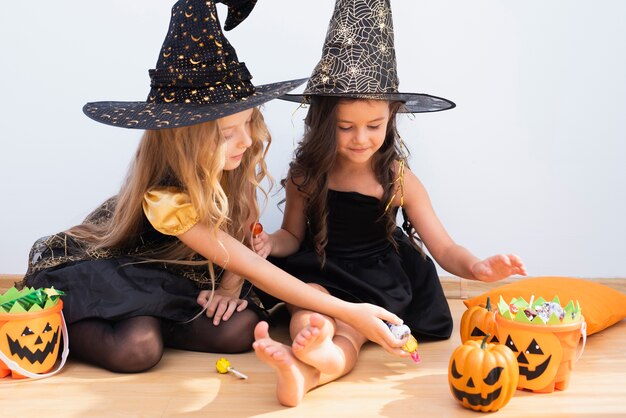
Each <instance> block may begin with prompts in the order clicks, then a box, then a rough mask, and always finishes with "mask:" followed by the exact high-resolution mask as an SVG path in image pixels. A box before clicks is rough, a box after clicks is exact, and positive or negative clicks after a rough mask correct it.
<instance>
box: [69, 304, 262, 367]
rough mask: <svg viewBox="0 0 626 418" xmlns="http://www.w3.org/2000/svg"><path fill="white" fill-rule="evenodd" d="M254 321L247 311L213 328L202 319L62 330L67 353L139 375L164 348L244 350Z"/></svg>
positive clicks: (141, 319)
mask: <svg viewBox="0 0 626 418" xmlns="http://www.w3.org/2000/svg"><path fill="white" fill-rule="evenodd" d="M257 322H259V316H258V315H257V314H256V313H255V312H254V311H252V310H250V309H246V310H244V311H243V312H235V313H234V314H233V316H231V317H230V319H229V320H228V321H222V322H220V324H219V326H215V325H213V319H212V318H207V317H206V316H204V315H202V316H200V317H199V318H197V319H195V320H194V321H192V322H190V323H187V324H180V323H178V322H174V321H168V320H161V319H159V318H156V317H153V316H136V317H133V318H128V319H123V320H120V321H107V320H104V319H98V318H91V319H84V320H82V321H78V322H76V323H74V324H72V325H69V326H68V334H69V339H70V353H71V355H72V356H73V357H76V358H79V359H81V360H83V361H85V362H88V363H92V364H95V365H97V366H100V367H102V368H105V369H107V370H111V371H113V372H120V373H133V372H141V371H144V370H148V369H150V368H151V367H153V366H155V365H156V364H157V363H158V362H159V361H160V360H161V357H162V356H163V348H164V347H171V348H178V349H181V350H190V351H202V352H207V353H225V354H232V353H241V352H244V351H248V350H250V349H251V347H252V342H253V341H254V326H255V325H256V324H257Z"/></svg>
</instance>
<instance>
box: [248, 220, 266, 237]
mask: <svg viewBox="0 0 626 418" xmlns="http://www.w3.org/2000/svg"><path fill="white" fill-rule="evenodd" d="M250 231H252V235H253V236H255V237H257V236H259V235H260V234H261V232H263V225H261V223H259V222H253V223H252V224H251V225H250Z"/></svg>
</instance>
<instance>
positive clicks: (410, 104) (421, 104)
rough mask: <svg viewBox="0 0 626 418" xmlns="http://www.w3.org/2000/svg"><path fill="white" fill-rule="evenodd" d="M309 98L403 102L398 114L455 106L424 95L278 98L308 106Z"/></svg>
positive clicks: (311, 94) (438, 98) (447, 101)
mask: <svg viewBox="0 0 626 418" xmlns="http://www.w3.org/2000/svg"><path fill="white" fill-rule="evenodd" d="M311 96H333V97H344V98H346V99H368V100H388V101H392V102H393V101H399V102H403V103H404V106H403V107H402V108H400V109H399V110H398V112H399V113H426V112H441V111H443V110H449V109H452V108H454V107H456V104H455V103H454V102H452V101H450V100H448V99H444V98H443V97H437V96H433V95H430V94H424V93H375V94H360V93H309V94H304V93H303V94H285V95H283V96H281V97H279V98H280V99H281V100H287V101H290V102H298V103H300V104H309V103H310V101H311Z"/></svg>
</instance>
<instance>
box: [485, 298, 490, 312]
mask: <svg viewBox="0 0 626 418" xmlns="http://www.w3.org/2000/svg"><path fill="white" fill-rule="evenodd" d="M485 309H487V311H488V312H491V298H490V297H489V296H487V306H486V307H485Z"/></svg>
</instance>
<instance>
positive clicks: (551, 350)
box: [496, 299, 587, 393]
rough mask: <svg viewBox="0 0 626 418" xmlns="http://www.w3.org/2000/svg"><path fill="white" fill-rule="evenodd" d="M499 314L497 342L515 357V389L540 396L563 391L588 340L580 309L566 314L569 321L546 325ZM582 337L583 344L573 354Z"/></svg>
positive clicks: (552, 322) (554, 321)
mask: <svg viewBox="0 0 626 418" xmlns="http://www.w3.org/2000/svg"><path fill="white" fill-rule="evenodd" d="M555 301H558V299H555ZM501 303H503V301H501ZM553 303H554V302H553ZM531 305H532V302H531ZM520 312H522V311H521V310H520ZM501 313H502V310H500V312H499V313H498V314H497V315H496V328H497V333H498V339H499V340H500V344H503V345H506V346H507V347H509V348H510V349H511V350H513V352H514V353H515V356H516V357H517V362H518V365H519V381H518V386H517V388H518V389H527V390H531V391H533V392H540V393H549V392H554V390H555V389H558V390H564V389H566V388H567V386H568V384H569V378H570V374H571V371H572V368H573V365H574V363H575V362H576V361H578V359H579V358H580V356H581V355H582V352H583V350H584V347H585V343H586V340H587V334H586V324H585V320H584V318H583V317H582V315H580V310H578V313H577V315H576V316H574V315H572V314H570V313H569V312H568V313H567V314H566V315H571V316H570V319H571V320H570V321H567V322H557V321H556V320H551V321H549V322H548V323H545V324H543V323H541V322H540V321H525V322H520V321H517V320H514V319H513V318H510V319H509V318H505V317H504V316H503V315H502V314H501ZM518 317H519V314H518ZM581 337H582V340H583V344H582V346H581V349H580V351H579V352H578V353H576V351H577V347H578V344H579V342H580V340H581Z"/></svg>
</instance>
